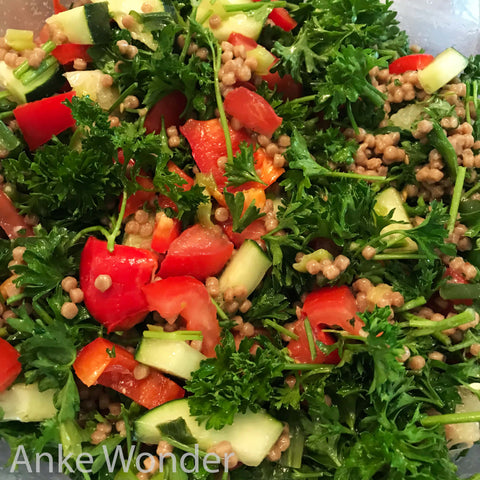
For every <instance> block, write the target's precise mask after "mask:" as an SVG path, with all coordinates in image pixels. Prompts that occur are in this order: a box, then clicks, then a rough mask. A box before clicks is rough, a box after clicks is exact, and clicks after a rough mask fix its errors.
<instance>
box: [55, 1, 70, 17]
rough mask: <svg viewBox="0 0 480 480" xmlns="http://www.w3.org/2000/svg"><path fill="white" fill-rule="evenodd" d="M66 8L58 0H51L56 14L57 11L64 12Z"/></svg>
mask: <svg viewBox="0 0 480 480" xmlns="http://www.w3.org/2000/svg"><path fill="white" fill-rule="evenodd" d="M67 10H68V9H67V7H65V6H64V5H62V3H61V2H60V0H53V13H55V14H57V13H61V12H65V11H67Z"/></svg>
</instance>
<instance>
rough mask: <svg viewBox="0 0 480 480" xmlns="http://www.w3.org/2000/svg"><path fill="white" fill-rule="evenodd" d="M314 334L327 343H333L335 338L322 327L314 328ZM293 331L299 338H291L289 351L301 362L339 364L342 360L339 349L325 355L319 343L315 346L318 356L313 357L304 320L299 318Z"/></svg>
mask: <svg viewBox="0 0 480 480" xmlns="http://www.w3.org/2000/svg"><path fill="white" fill-rule="evenodd" d="M312 330H313V334H314V335H315V338H316V339H317V340H318V341H320V342H322V343H324V344H325V345H333V344H334V343H335V339H334V338H333V336H332V335H330V334H328V333H326V332H324V331H323V330H322V329H321V328H313V327H312ZM293 333H295V334H296V335H298V340H293V339H292V340H290V342H288V346H287V348H288V351H289V353H290V356H291V357H292V358H293V359H294V360H296V361H297V362H299V363H329V364H334V365H335V364H337V363H339V362H340V357H339V356H338V351H337V350H334V351H333V352H332V353H330V354H329V355H325V354H324V353H323V352H322V351H321V350H320V349H319V348H318V345H316V346H315V350H316V353H317V354H316V356H315V358H314V359H312V353H311V351H310V346H309V345H308V337H307V332H306V330H305V322H304V320H297V321H296V322H295V323H294V327H293Z"/></svg>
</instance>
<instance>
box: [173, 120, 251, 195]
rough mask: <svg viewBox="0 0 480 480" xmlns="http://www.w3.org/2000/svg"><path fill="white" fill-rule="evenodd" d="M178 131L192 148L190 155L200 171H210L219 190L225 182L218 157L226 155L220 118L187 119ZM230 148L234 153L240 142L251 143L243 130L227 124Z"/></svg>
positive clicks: (223, 171)
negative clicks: (230, 142) (234, 128)
mask: <svg viewBox="0 0 480 480" xmlns="http://www.w3.org/2000/svg"><path fill="white" fill-rule="evenodd" d="M180 132H181V133H182V135H183V136H184V137H185V138H186V139H187V141H188V143H189V144H190V147H191V149H192V155H193V158H194V160H195V163H196V164H197V166H198V168H199V169H200V171H201V172H202V173H211V174H212V175H213V178H214V179H215V182H216V184H217V186H218V188H219V189H220V190H223V187H224V186H225V185H226V183H227V178H226V177H225V176H224V173H225V170H224V169H223V168H220V167H219V166H218V159H219V158H220V157H224V156H226V155H227V145H226V143H225V134H224V133H223V128H222V125H221V124H220V120H218V119H217V118H214V119H212V120H193V119H189V120H187V122H186V123H185V125H183V126H182V127H180ZM229 132H230V138H231V140H232V149H233V152H234V153H236V152H238V150H239V147H240V143H242V142H248V143H251V138H250V136H249V135H248V134H247V132H245V130H243V129H242V130H238V131H236V130H233V128H231V127H230V125H229Z"/></svg>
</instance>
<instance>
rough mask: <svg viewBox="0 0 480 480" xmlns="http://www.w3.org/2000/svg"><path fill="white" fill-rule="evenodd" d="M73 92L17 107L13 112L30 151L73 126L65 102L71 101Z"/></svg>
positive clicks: (73, 123)
mask: <svg viewBox="0 0 480 480" xmlns="http://www.w3.org/2000/svg"><path fill="white" fill-rule="evenodd" d="M74 96H75V92H68V93H62V94H60V95H55V96H53V97H48V98H43V99H42V100H37V101H36V102H30V103H26V104H24V105H19V106H18V107H16V108H15V109H14V110H13V114H14V116H15V119H16V120H17V123H18V126H19V128H20V130H21V131H22V134H23V138H24V139H25V141H26V142H27V145H28V147H29V148H30V150H35V149H36V148H38V147H40V146H41V145H43V144H44V143H46V142H48V141H49V140H50V139H51V138H52V137H53V136H54V135H58V134H59V133H61V132H63V131H64V130H66V129H67V128H71V127H74V126H75V120H74V118H73V117H72V112H71V110H70V108H69V107H68V106H67V105H64V103H63V102H64V101H65V100H71V99H72V98H73V97H74Z"/></svg>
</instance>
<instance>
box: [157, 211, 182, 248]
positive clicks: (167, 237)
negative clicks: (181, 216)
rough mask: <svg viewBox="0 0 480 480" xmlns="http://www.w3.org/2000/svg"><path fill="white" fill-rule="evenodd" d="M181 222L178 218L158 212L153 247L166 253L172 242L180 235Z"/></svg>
mask: <svg viewBox="0 0 480 480" xmlns="http://www.w3.org/2000/svg"><path fill="white" fill-rule="evenodd" d="M180 227H181V223H180V220H178V218H170V217H167V216H166V215H165V214H163V215H162V214H161V213H160V214H157V221H156V223H155V229H154V230H153V238H152V249H153V250H155V251H156V252H158V253H165V252H166V251H167V250H168V249H169V247H170V245H171V244H172V242H173V241H174V240H175V239H176V238H178V236H179V235H180Z"/></svg>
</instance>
